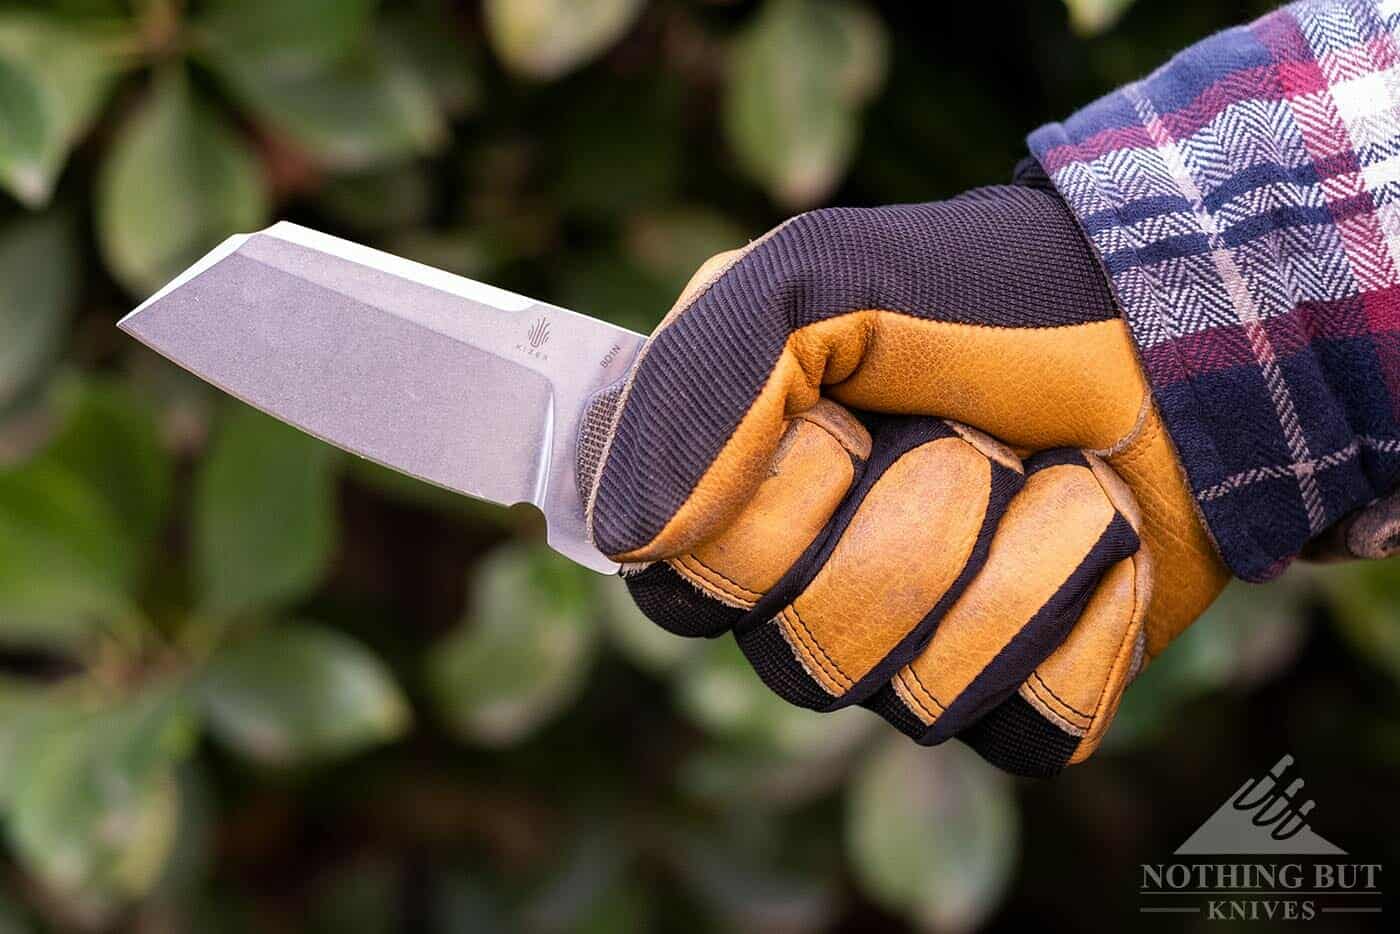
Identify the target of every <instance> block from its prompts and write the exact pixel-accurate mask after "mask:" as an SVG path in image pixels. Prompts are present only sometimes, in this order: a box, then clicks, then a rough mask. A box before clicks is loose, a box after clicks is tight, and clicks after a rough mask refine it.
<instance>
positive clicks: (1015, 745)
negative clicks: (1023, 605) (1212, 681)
mask: <svg viewBox="0 0 1400 934" xmlns="http://www.w3.org/2000/svg"><path fill="white" fill-rule="evenodd" d="M1150 565H1151V561H1150V558H1149V555H1148V552H1147V549H1146V548H1145V547H1144V548H1143V549H1142V550H1140V551H1139V552H1138V553H1137V554H1136V555H1134V556H1133V557H1131V558H1129V559H1127V560H1125V561H1120V562H1119V563H1118V564H1116V565H1115V566H1114V567H1113V568H1111V569H1110V570H1109V572H1108V573H1107V574H1106V575H1104V579H1103V581H1102V582H1101V583H1100V584H1099V586H1098V589H1097V590H1096V591H1095V592H1094V595H1093V597H1091V598H1090V599H1089V603H1088V605H1087V606H1086V607H1085V608H1084V613H1083V614H1082V615H1081V616H1080V618H1079V620H1078V622H1076V623H1075V624H1074V628H1073V629H1072V630H1071V631H1070V634H1069V636H1068V637H1067V638H1066V639H1065V641H1064V642H1063V643H1061V644H1060V647H1059V648H1057V649H1056V650H1055V651H1054V652H1052V653H1050V657H1049V658H1047V659H1046V660H1045V661H1043V662H1041V663H1040V664H1039V665H1038V666H1036V669H1035V671H1033V672H1032V673H1031V675H1030V677H1029V678H1027V679H1026V680H1025V681H1024V682H1022V683H1021V686H1020V687H1019V688H1018V689H1017V692H1016V693H1015V694H1013V695H1012V696H1011V697H1009V698H1007V699H1006V700H1004V701H1002V703H1001V704H999V705H998V706H997V707H995V708H994V709H993V710H992V711H991V712H990V713H988V714H987V715H986V716H984V717H983V718H982V719H981V720H978V721H977V722H976V723H974V724H973V725H972V726H971V727H969V728H968V729H967V730H964V731H963V732H962V733H960V734H959V735H958V738H959V739H961V740H963V741H964V742H966V743H967V744H968V745H970V746H971V747H972V748H973V749H975V750H977V752H978V753H979V754H980V755H981V756H982V757H983V758H984V759H986V760H987V761H988V762H991V763H992V764H993V765H996V766H998V767H1000V768H1003V769H1005V770H1007V771H1008V772H1014V773H1015V774H1017V775H1030V776H1035V777H1038V778H1048V777H1050V776H1052V775H1055V774H1056V773H1058V772H1059V771H1060V770H1061V769H1063V768H1064V767H1065V766H1066V765H1073V764H1074V763H1076V762H1082V761H1084V760H1085V759H1087V758H1088V757H1089V756H1090V755H1092V754H1093V752H1094V750H1095V749H1097V748H1098V746H1099V742H1100V741H1101V740H1102V739H1103V735H1104V733H1105V732H1106V731H1107V730H1108V727H1109V724H1111V723H1112V722H1113V716H1114V714H1116V713H1117V712H1118V704H1119V701H1121V700H1122V697H1123V691H1124V689H1125V688H1127V686H1128V684H1129V682H1131V681H1132V679H1133V678H1134V677H1136V675H1137V673H1138V671H1139V670H1140V669H1141V667H1142V665H1143V662H1144V657H1145V652H1144V649H1145V645H1146V632H1145V630H1144V628H1143V617H1144V615H1145V612H1146V609H1147V604H1148V600H1149V598H1150V594H1151V584H1150V579H1151V578H1150V574H1151V570H1150Z"/></svg>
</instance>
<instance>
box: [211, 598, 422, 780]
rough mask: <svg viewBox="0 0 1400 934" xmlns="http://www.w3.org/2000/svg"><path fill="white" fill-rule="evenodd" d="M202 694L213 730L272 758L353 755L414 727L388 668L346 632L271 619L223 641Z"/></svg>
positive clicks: (257, 756)
mask: <svg viewBox="0 0 1400 934" xmlns="http://www.w3.org/2000/svg"><path fill="white" fill-rule="evenodd" d="M200 698H201V701H202V704H203V708H204V711H205V714H206V716H207V718H208V720H207V722H208V725H209V729H210V731H211V732H212V733H213V734H214V735H215V736H217V737H218V738H219V739H220V740H221V741H223V742H224V743H225V744H227V745H228V746H229V747H230V748H232V749H234V750H236V751H237V752H238V753H240V754H241V755H243V756H245V757H247V758H248V759H250V760H252V761H254V762H257V763H260V764H262V765H269V766H289V765H297V764H301V763H304V762H308V761H315V760H321V759H327V758H332V757H339V756H347V755H351V754H353V753H356V752H360V751H362V750H364V749H367V748H369V747H371V746H375V745H378V744H380V743H384V742H388V741H389V740H392V739H395V738H396V737H398V736H401V735H402V734H403V733H404V731H405V730H406V729H408V725H409V722H410V720H411V715H410V713H409V708H408V702H407V701H406V700H405V699H404V696H403V693H402V692H401V691H400V690H399V687H398V685H397V684H395V683H394V679H393V675H392V674H390V672H389V670H388V668H386V667H385V666H384V664H383V663H382V662H381V661H380V660H379V659H377V658H376V657H375V656H374V655H373V654H371V653H370V652H369V650H368V649H366V648H365V647H364V646H363V645H361V644H360V643H358V642H356V641H355V640H353V639H351V638H350V637H349V636H347V635H345V634H344V633H340V632H337V631H335V630H332V629H326V628H324V627H321V626H312V625H307V624H301V623H289V624H282V625H276V626H270V627H268V628H265V629H263V630H261V631H259V632H258V633H257V634H256V635H253V636H251V637H249V638H247V639H243V640H241V641H238V642H235V643H233V644H230V645H227V646H225V647H224V648H223V649H222V650H221V651H219V652H218V653H217V654H216V655H215V656H214V658H213V660H212V661H211V662H210V664H209V668H208V670H207V672H206V673H205V675H204V677H203V679H202V680H201V684H200Z"/></svg>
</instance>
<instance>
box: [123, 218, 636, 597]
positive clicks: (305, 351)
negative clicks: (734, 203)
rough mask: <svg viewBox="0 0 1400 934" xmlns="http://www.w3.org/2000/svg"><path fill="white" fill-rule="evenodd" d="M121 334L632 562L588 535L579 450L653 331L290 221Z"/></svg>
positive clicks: (575, 553) (554, 535)
mask: <svg viewBox="0 0 1400 934" xmlns="http://www.w3.org/2000/svg"><path fill="white" fill-rule="evenodd" d="M119 326H120V327H121V328H122V329H123V330H124V331H126V332H127V333H129V334H131V335H132V336H134V337H136V338H137V339H138V340H140V341H142V342H143V343H145V344H147V345H148V346H150V347H151V348H152V349H154V350H156V351H158V352H159V353H161V354H163V355H165V356H166V357H169V358H170V359H171V360H173V361H174V362H175V363H177V364H179V365H180V366H182V367H184V368H185V369H187V370H190V371H191V372H193V373H194V374H195V375H197V376H199V377H201V378H203V379H205V380H207V381H209V382H210V383H213V384H214V385H215V386H217V387H219V388H220V389H222V390H224V391H225V392H228V393H230V394H231V395H233V396H236V397H237V398H239V399H242V400H243V401H244V402H247V403H249V404H250V405H253V406H256V407H257V408H259V409H262V410H263V411H264V412H267V413H269V414H271V415H274V416H276V417H277V418H280V419H282V420H283V421H286V422H288V423H290V424H292V425H294V426H296V427H297V428H300V429H301V430H303V431H305V432H308V433H309V434H312V435H315V436H316V437H318V438H320V439H322V440H324V441H327V442H330V443H331V444H334V445H336V446H338V447H341V448H344V449H345V450H347V451H350V452H351V453H354V454H358V455H360V456H361V457H366V458H369V459H370V460H373V461H376V462H378V463H380V464H383V465H385V466H387V467H391V468H393V469H395V470H399V471H402V472H403V473H406V474H410V475H412V476H414V477H418V478H420V479H422V480H426V481H428V482H430V483H435V484H437V485H439V486H443V487H446V488H448V489H451V490H456V491H458V492H461V493H465V494H467V495H469V496H474V497H476V498H478V499H484V500H490V501H491V502H495V503H501V504H504V505H510V504H513V503H533V504H535V505H536V506H538V507H539V508H540V510H541V511H542V512H543V513H544V515H545V520H546V523H547V525H548V541H549V544H550V546H551V547H552V548H554V549H555V550H556V551H558V552H560V553H561V554H563V555H565V556H567V557H569V558H572V559H573V560H574V561H577V562H578V563H580V564H583V565H585V566H587V567H590V568H593V569H594V570H598V571H604V572H607V571H613V570H615V569H616V567H617V566H616V565H615V564H613V563H612V562H611V561H609V560H608V559H607V558H605V557H604V556H603V555H602V554H600V553H599V552H598V551H597V550H596V549H594V548H593V547H592V545H590V544H589V543H588V541H587V537H586V535H585V532H584V522H583V504H582V502H581V501H580V497H579V494H578V491H577V488H576V483H575V464H576V460H577V451H576V445H577V436H578V428H579V421H580V419H581V417H582V414H583V410H584V406H585V405H586V403H587V401H588V399H589V397H590V396H591V395H592V394H593V393H594V392H596V391H597V390H598V389H600V388H602V387H604V386H607V385H609V384H611V383H613V382H615V381H616V380H618V379H620V378H621V377H622V376H623V374H624V373H626V371H627V368H628V366H629V365H630V364H631V362H632V360H633V358H634V357H635V356H636V354H637V351H638V350H639V349H640V348H641V345H642V343H643V342H644V340H645V338H643V337H642V335H640V334H635V333H633V332H632V331H628V330H626V329H624V328H619V327H616V326H614V325H611V324H608V323H607V322H605V321H599V320H596V319H594V318H589V317H586V316H584V315H580V314H575V313H574V312H571V311H566V310H565V309H563V308H558V307H556V306H554V305H549V304H545V303H544V302H537V301H535V300H534V299H530V298H526V297H524V296H521V295H516V294H514V293H511V292H506V291H504V290H502V289H497V288H494V287H492V286H489V285H485V284H482V283H479V282H473V281H472V280H470V279H465V278H463V277H461V276H456V275H453V274H451V273H447V272H443V271H442V270H438V269H433V268H431V267H428V266H424V265H421V264H419V263H414V262H411V261H409V260H405V259H400V258H399V257H396V256H391V255H389V254H387V253H382V252H380V251H378V250H373V249H370V248H369V247H365V246H361V245H359V244H355V243H350V242H349V241H346V240H341V239H339V238H336V237H331V236H328V235H326V234H321V233H317V232H316V231H313V230H309V229H307V228H305V227H299V226H297V225H295V224H289V223H285V222H284V223H280V224H276V225H274V226H273V227H270V228H268V229H267V230H264V231H262V232H261V233H255V234H247V235H240V236H235V237H230V238H229V239H228V240H227V241H225V242H224V243H223V244H222V245H221V246H219V247H218V248H216V249H215V250H213V251H212V252H210V253H209V254H208V255H207V256H205V257H204V258H203V259H201V260H200V261H199V262H197V263H195V264H194V265H193V266H191V267H190V268H189V269H188V270H186V271H185V272H184V273H182V274H181V275H180V276H178V277H177V278H176V279H175V280H174V281H172V282H171V283H170V284H169V285H167V286H165V287H164V288H163V289H161V290H160V291H159V292H157V293H156V294H155V295H153V296H151V298H149V299H147V300H146V302H144V303H143V304H142V305H141V306H140V307H139V308H137V309H136V310H135V311H133V312H131V313H130V314H129V315H127V316H126V317H125V318H123V319H122V321H121V322H120V325H119Z"/></svg>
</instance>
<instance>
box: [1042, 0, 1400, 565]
mask: <svg viewBox="0 0 1400 934" xmlns="http://www.w3.org/2000/svg"><path fill="white" fill-rule="evenodd" d="M1030 146H1031V150H1032V152H1033V153H1034V154H1035V156H1036V157H1037V158H1038V159H1039V160H1040V162H1041V164H1042V166H1043V167H1044V168H1045V170H1046V172H1047V173H1048V174H1049V175H1050V177H1051V179H1052V180H1053V181H1054V183H1055V186H1056V188H1057V189H1058V190H1059V192H1060V194H1061V195H1063V196H1064V197H1065V199H1066V200H1067V201H1068V202H1069V203H1070V205H1071V207H1072V208H1073V210H1074V212H1075V214H1076V215H1077V216H1078V218H1079V220H1080V223H1081V224H1082V225H1083V227H1084V230H1085V231H1086V232H1087V233H1088V235H1089V238H1090V240H1091V241H1092V242H1093V244H1094V246H1095V248H1096V250H1097V252H1098V254H1099V257H1100V259H1101V260H1102V262H1103V266H1104V268H1105V270H1106V271H1107V272H1108V275H1109V278H1110V279H1111V281H1112V284H1113V287H1114V291H1115V293H1116V295H1117V297H1118V300H1119V303H1120V304H1121V305H1122V307H1123V310H1124V313H1125V315H1126V317H1127V320H1128V324H1129V327H1130V329H1131V331H1132V334H1133V338H1134V340H1135V341H1136V343H1137V346H1138V350H1139V352H1140V354H1141V358H1142V362H1143V365H1144V368H1145V369H1146V371H1147V374H1148V378H1149V380H1150V382H1151V384H1152V388H1153V394H1154V396H1155V398H1156V401H1157V405H1158V407H1159V408H1160V410H1161V413H1162V416H1163V419H1164V421H1165V422H1166V424H1167V428H1168V430H1169V432H1170V433H1171V436H1172V439H1173V440H1174V441H1175V443H1176V446H1177V450H1178V452H1179V454H1180V455H1181V460H1182V463H1183V464H1184V466H1185V468H1186V473H1187V477H1188V478H1189V481H1190V484H1191V488H1192V492H1193V493H1194V494H1195V497H1196V500H1197V502H1198V503H1199V505H1200V510H1201V513H1202V515H1203V516H1204V517H1205V520H1206V524H1207V525H1208V526H1209V528H1210V530H1211V533H1212V535H1213V536H1214V537H1215V540H1216V542H1217V543H1218V545H1219V546H1220V549H1221V552H1222V554H1223V555H1224V557H1225V560H1226V562H1227V563H1228V564H1229V565H1230V567H1231V568H1232V569H1233V570H1234V571H1235V573H1236V574H1238V575H1239V576H1241V577H1243V578H1245V579H1248V580H1260V579H1264V578H1267V577H1270V576H1272V575H1274V574H1276V573H1278V572H1279V571H1280V570H1281V569H1282V568H1283V567H1284V565H1286V564H1287V562H1288V561H1289V560H1290V559H1291V558H1292V557H1293V556H1295V555H1296V554H1297V553H1298V551H1299V550H1300V549H1301V548H1302V546H1303V544H1304V543H1305V542H1306V541H1307V540H1308V539H1309V538H1311V537H1313V536H1314V535H1316V534H1317V533H1319V532H1320V531H1322V530H1323V529H1324V528H1326V527H1327V526H1328V525H1330V524H1331V523H1333V522H1335V521H1336V520H1338V519H1340V518H1341V517H1342V516H1344V515H1345V514H1347V513H1348V512H1351V511H1353V510H1355V509H1357V508H1359V507H1362V506H1364V505H1366V504H1367V503H1369V502H1371V501H1372V500H1374V499H1376V498H1377V497H1379V496H1382V495H1384V494H1386V493H1388V492H1389V491H1391V490H1392V489H1393V488H1394V487H1395V486H1396V485H1397V481H1398V480H1400V425H1398V424H1397V422H1400V0H1305V2H1301V3H1295V4H1293V5H1291V6H1288V7H1285V8H1283V9H1280V10H1278V11H1277V12H1275V13H1272V14H1270V15H1268V16H1265V17H1263V18H1262V19H1260V20H1258V21H1256V22H1254V23H1252V24H1251V25H1249V26H1243V27H1240V28H1237V29H1232V30H1228V31H1226V32H1223V33H1220V34H1218V35H1215V36H1213V37H1211V38H1209V39H1206V40H1205V41H1203V42H1201V43H1199V44H1197V45H1195V46H1192V47H1191V48H1189V49H1187V50H1186V51H1184V52H1182V53H1181V54H1180V55H1178V56H1177V57H1176V58H1174V59H1173V60H1172V61H1171V62H1169V63H1168V64H1167V65H1166V66H1164V67H1163V68H1161V69H1160V70H1158V71H1157V72H1155V73H1153V74H1152V75H1150V76H1148V77H1147V78H1145V79H1143V80H1141V81H1139V82H1136V83H1134V84H1131V85H1128V86H1126V87H1124V88H1121V89H1120V90H1118V91H1116V92H1114V93H1113V94H1110V95H1108V96H1107V97H1105V98H1103V99H1101V100H1099V101H1097V102H1095V103H1093V104H1091V105H1089V106H1088V107H1086V108H1084V109H1083V110H1082V111H1080V112H1079V113H1077V114H1075V115H1074V116H1073V117H1071V118H1070V119H1068V120H1066V121H1064V122H1063V123H1057V124H1051V125H1049V126H1045V127H1042V128H1041V129H1039V130H1037V131H1036V132H1035V133H1034V134H1032V135H1031V137H1030Z"/></svg>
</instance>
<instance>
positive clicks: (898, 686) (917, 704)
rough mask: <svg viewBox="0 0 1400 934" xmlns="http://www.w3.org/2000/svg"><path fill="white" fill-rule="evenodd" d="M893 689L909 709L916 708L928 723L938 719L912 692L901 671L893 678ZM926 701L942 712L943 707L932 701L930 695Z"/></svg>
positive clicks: (921, 699) (915, 693) (913, 691)
mask: <svg viewBox="0 0 1400 934" xmlns="http://www.w3.org/2000/svg"><path fill="white" fill-rule="evenodd" d="M916 677H917V676H916ZM894 687H895V692H896V693H897V694H899V696H900V698H902V699H903V700H904V701H905V702H906V703H908V704H909V706H910V707H913V708H916V709H917V710H918V711H919V712H920V713H922V714H923V715H924V716H925V717H927V718H928V723H933V721H935V720H937V719H938V714H937V713H934V712H933V711H932V710H929V709H928V706H927V705H926V704H925V703H924V700H923V698H921V697H920V696H919V695H918V693H917V692H916V691H915V690H914V688H913V686H912V685H910V684H909V681H908V679H906V678H905V677H904V672H903V671H901V672H899V673H898V674H897V675H895V676H894ZM921 687H922V685H921ZM928 699H929V700H931V701H933V703H934V704H935V705H936V706H937V707H938V709H939V712H940V713H941V712H942V710H943V705H942V704H939V703H938V701H937V700H934V698H933V696H932V695H930V696H929V698H928Z"/></svg>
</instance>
